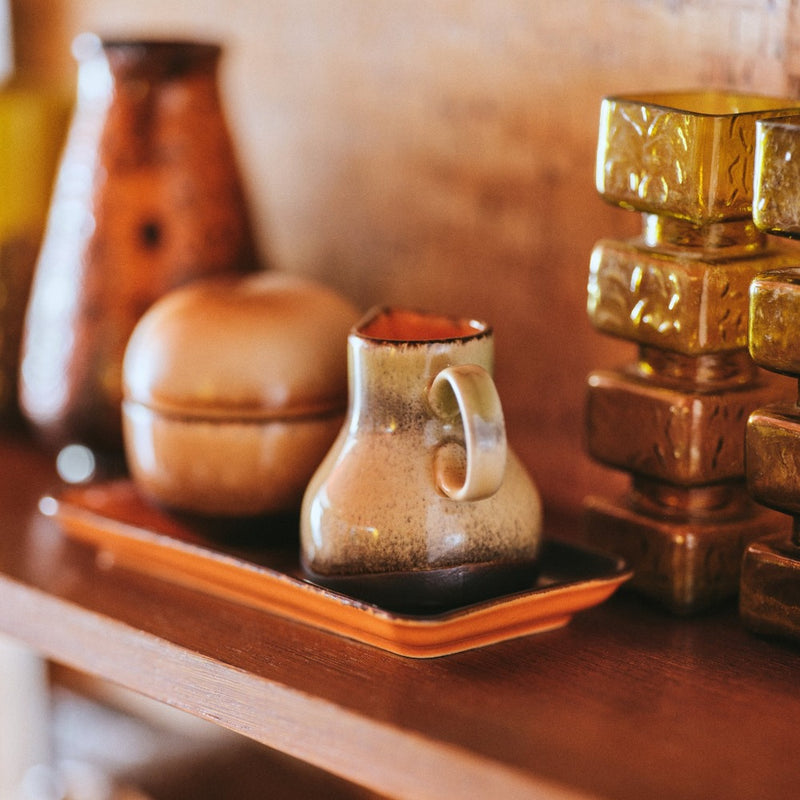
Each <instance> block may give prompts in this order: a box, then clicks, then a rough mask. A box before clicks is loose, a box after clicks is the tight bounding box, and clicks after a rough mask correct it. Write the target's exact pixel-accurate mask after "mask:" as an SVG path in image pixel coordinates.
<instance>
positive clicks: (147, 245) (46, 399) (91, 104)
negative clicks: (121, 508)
mask: <svg viewBox="0 0 800 800" xmlns="http://www.w3.org/2000/svg"><path fill="white" fill-rule="evenodd" d="M74 49H75V54H76V57H77V58H78V60H79V72H78V93H77V94H78V97H77V104H76V108H75V113H74V116H73V120H72V123H71V126H70V130H69V135H68V138H67V143H66V146H65V149H64V153H63V155H62V158H61V163H60V166H59V169H58V176H57V180H56V185H55V189H54V193H53V199H52V202H51V207H50V213H49V218H48V223H47V229H46V233H45V237H44V241H43V245H42V249H41V252H40V256H39V260H38V264H37V266H36V272H35V277H34V282H33V288H32V293H31V299H30V303H29V305H28V310H27V316H26V325H25V334H24V340H23V347H22V365H21V376H20V404H21V406H22V409H23V411H24V413H25V415H26V416H27V418H28V419H29V421H30V422H31V424H32V426H33V428H34V430H35V432H36V433H37V434H38V435H39V438H40V439H41V440H42V441H44V442H45V443H47V444H48V445H51V446H53V447H56V448H57V447H61V446H62V445H64V444H66V443H68V442H70V441H80V442H82V443H83V444H87V445H89V446H92V447H93V448H95V449H100V450H104V451H112V452H113V451H121V449H122V435H121V413H120V404H121V399H122V375H121V373H122V358H123V354H124V349H125V345H126V344H127V341H128V338H129V336H130V334H131V332H132V331H133V328H134V326H135V324H136V322H137V321H138V320H139V318H140V317H141V315H142V314H143V313H144V311H145V310H146V309H147V308H148V307H149V306H150V305H151V304H152V303H153V302H154V301H155V300H156V299H157V298H159V297H160V296H162V295H163V294H165V293H166V292H167V291H169V290H170V289H173V288H175V287H177V286H180V285H183V284H185V283H187V282H189V281H190V280H193V279H195V278H198V277H205V276H209V275H212V274H220V273H237V274H238V273H243V272H249V271H252V270H254V269H255V268H257V267H258V266H259V265H258V264H257V263H256V262H257V251H256V246H255V244H254V239H253V235H252V231H251V223H250V220H249V214H248V209H247V206H246V201H245V196H244V191H243V186H242V181H241V176H240V173H239V170H238V165H237V163H236V160H235V153H234V148H233V143H232V140H231V137H230V134H229V130H228V128H227V123H226V121H225V118H224V115H223V109H222V104H221V100H220V97H219V91H218V86H217V68H218V62H219V59H220V56H221V48H220V47H219V46H218V45H217V44H214V43H206V42H196V41H191V40H189V41H180V40H177V41H172V40H164V41H159V40H135V39H134V40H101V39H99V38H98V37H95V36H91V35H87V34H84V35H82V36H81V37H78V39H77V40H76V44H75V47H74Z"/></svg>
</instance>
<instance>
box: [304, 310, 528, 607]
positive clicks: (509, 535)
mask: <svg viewBox="0 0 800 800" xmlns="http://www.w3.org/2000/svg"><path fill="white" fill-rule="evenodd" d="M493 360H494V350H493V339H492V331H491V328H490V327H489V326H488V325H487V324H485V323H482V322H477V321H474V320H466V319H451V318H449V317H444V316H439V315H435V314H428V313H421V312H417V311H410V310H404V309H375V310H373V311H372V312H370V313H369V314H368V315H367V316H366V317H365V318H364V319H363V320H362V321H361V322H360V323H358V324H357V325H356V326H355V327H354V329H353V330H352V331H351V333H350V336H349V337H348V369H349V393H350V397H349V408H348V415H347V419H346V421H345V423H344V426H343V427H342V430H341V431H340V433H339V436H338V438H337V440H336V442H335V444H334V445H333V447H332V448H331V450H330V452H329V453H328V454H327V456H326V457H325V460H324V461H323V463H322V464H321V465H320V467H319V469H318V470H317V471H316V473H315V475H314V477H313V478H312V480H311V482H310V484H309V486H308V489H307V491H306V493H305V496H304V498H303V506H302V510H301V560H302V563H303V567H304V569H305V571H306V573H307V574H308V575H309V576H310V577H311V578H312V579H313V580H315V581H316V582H318V583H321V584H323V585H326V586H329V587H331V588H336V589H340V590H342V591H345V592H348V593H350V594H353V595H355V596H359V597H362V598H364V599H367V600H371V601H373V602H379V603H382V604H384V605H387V606H391V607H392V608H395V609H398V610H411V611H418V610H433V609H437V608H444V607H448V606H453V605H460V604H464V603H468V602H472V601H475V600H478V599H482V598H484V597H486V596H490V595H496V594H505V593H508V592H511V591H515V590H518V589H522V588H529V587H530V586H531V584H532V582H533V580H534V577H532V576H535V564H536V559H537V556H538V553H539V547H540V540H541V504H540V499H539V495H538V492H537V490H536V488H535V486H534V484H533V482H532V481H531V479H530V477H529V476H528V474H527V472H526V471H525V469H524V467H523V465H522V464H521V462H520V461H519V460H518V458H517V457H516V455H515V454H514V453H513V452H512V451H511V450H510V449H509V448H508V446H507V443H506V434H505V422H504V418H503V412H502V408H501V405H500V401H499V398H498V395H497V390H496V387H495V384H494V381H493V379H492V377H491V372H492V368H493Z"/></svg>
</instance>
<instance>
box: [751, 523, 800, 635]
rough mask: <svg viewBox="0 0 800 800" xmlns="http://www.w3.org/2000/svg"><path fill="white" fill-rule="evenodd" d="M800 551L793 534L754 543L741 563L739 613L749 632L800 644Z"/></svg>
mask: <svg viewBox="0 0 800 800" xmlns="http://www.w3.org/2000/svg"><path fill="white" fill-rule="evenodd" d="M798 587H800V547H798V545H797V544H795V542H794V539H793V536H792V535H791V533H790V532H787V533H778V534H774V535H772V536H767V537H765V538H763V539H759V540H758V541H756V542H752V543H751V544H750V546H749V547H748V548H747V550H746V551H745V555H744V558H743V559H742V577H741V586H740V591H739V612H740V614H741V617H742V622H743V623H744V624H745V626H746V627H748V628H749V629H750V630H752V631H754V632H755V633H760V634H763V635H766V636H781V637H784V638H788V639H793V640H795V641H800V591H798Z"/></svg>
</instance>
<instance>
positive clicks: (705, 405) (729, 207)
mask: <svg viewBox="0 0 800 800" xmlns="http://www.w3.org/2000/svg"><path fill="white" fill-rule="evenodd" d="M791 106H792V102H791V101H789V100H785V101H783V100H776V99H773V98H765V97H758V96H748V95H739V94H727V93H717V92H682V93H666V94H651V95H642V96H625V97H609V98H606V99H605V100H604V101H603V104H602V112H601V123H600V136H599V146H598V155H597V172H596V183H597V188H598V191H599V192H600V194H601V196H602V197H603V198H604V199H605V200H606V201H608V202H610V203H612V204H615V205H617V206H619V207H621V208H624V209H627V210H631V211H635V212H639V213H640V214H641V215H642V220H643V228H642V233H641V235H640V236H638V237H635V238H633V239H630V240H626V241H611V240H605V241H600V242H598V243H597V245H596V247H595V249H594V251H593V253H592V258H591V266H590V275H589V283H588V313H589V317H590V319H591V321H592V323H593V324H594V326H595V327H596V328H597V329H598V330H599V331H600V332H602V333H604V334H607V335H611V336H616V337H620V338H622V339H625V340H627V341H630V342H632V343H634V344H635V345H636V346H637V348H638V357H637V358H636V359H635V360H634V361H632V362H631V363H630V364H627V365H625V366H623V367H621V368H619V369H609V370H598V371H596V372H594V373H592V374H591V375H590V376H589V379H588V400H587V443H588V450H589V453H590V455H591V456H592V457H593V458H595V459H596V460H597V461H599V462H601V463H603V464H606V465H608V466H609V467H612V468H615V469H619V470H623V471H625V472H627V473H629V474H630V476H631V484H630V490H629V491H628V492H627V493H626V495H625V496H624V497H621V498H615V499H612V500H608V499H604V498H597V497H593V498H588V499H587V501H586V512H587V525H586V530H587V536H588V537H589V539H590V540H591V541H592V543H594V544H597V545H600V546H604V547H607V548H609V549H613V550H615V551H616V552H617V553H618V554H619V555H622V556H624V557H625V558H626V559H627V560H628V561H629V562H630V564H631V566H632V567H633V568H634V570H635V575H634V578H633V581H632V582H631V585H632V586H633V588H635V589H638V590H640V591H641V592H643V593H644V594H646V595H649V596H650V597H652V598H653V599H655V600H657V601H659V602H661V603H663V604H664V605H665V606H667V607H668V608H669V609H670V610H672V611H674V612H676V613H692V612H695V611H698V610H701V609H704V608H707V607H708V606H710V605H713V604H714V603H716V602H718V601H720V600H722V599H724V598H726V597H729V596H731V595H733V594H735V593H736V591H737V590H738V584H739V565H740V561H741V557H742V552H743V550H744V547H745V545H746V543H747V542H749V541H751V540H753V539H755V538H757V537H758V536H761V535H764V533H765V532H767V531H769V530H772V528H773V526H774V525H775V524H776V523H775V515H774V514H773V513H771V512H768V511H767V510H766V509H764V508H763V507H760V506H757V504H755V503H753V502H752V499H751V498H750V496H749V494H748V492H747V488H746V485H745V466H744V434H745V423H746V420H747V416H748V414H749V413H750V412H751V411H752V410H754V409H755V408H756V407H758V406H759V405H760V404H762V403H763V402H765V401H766V400H767V399H768V398H772V397H774V396H775V395H776V393H778V392H779V391H780V388H779V387H776V386H775V385H774V382H771V381H769V380H767V379H766V377H765V375H764V374H763V373H761V372H760V371H759V370H758V369H757V367H756V365H755V364H754V363H753V361H752V359H751V358H750V357H749V355H748V351H747V332H748V325H747V322H748V292H749V287H750V282H751V281H752V279H753V278H754V277H755V276H756V275H758V274H759V273H761V272H762V271H764V270H767V269H774V268H778V267H781V266H785V265H786V264H788V263H789V262H790V255H789V254H788V253H786V252H784V251H783V250H781V249H779V248H778V247H776V246H775V245H774V243H772V242H768V241H767V237H766V236H765V235H764V234H763V233H762V232H761V231H759V230H758V229H757V228H756V226H755V225H754V224H753V220H752V204H753V189H752V185H753V169H754V155H753V150H754V144H755V132H756V122H757V120H759V119H764V118H770V117H774V116H775V115H778V114H785V113H787V108H790V107H791Z"/></svg>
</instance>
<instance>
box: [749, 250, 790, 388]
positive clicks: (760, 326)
mask: <svg viewBox="0 0 800 800" xmlns="http://www.w3.org/2000/svg"><path fill="white" fill-rule="evenodd" d="M797 258H798V257H797V256H796V257H795V263H797ZM798 331H800V267H794V268H791V269H782V270H776V271H771V272H765V273H764V274H762V275H759V276H758V277H756V278H755V279H754V280H753V282H752V284H751V287H750V321H749V337H748V338H749V347H750V355H751V356H752V357H753V360H754V361H755V362H756V363H757V364H759V365H760V366H762V367H764V368H766V369H769V370H771V371H773V372H780V373H783V374H785V375H800V338H799V337H798Z"/></svg>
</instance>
